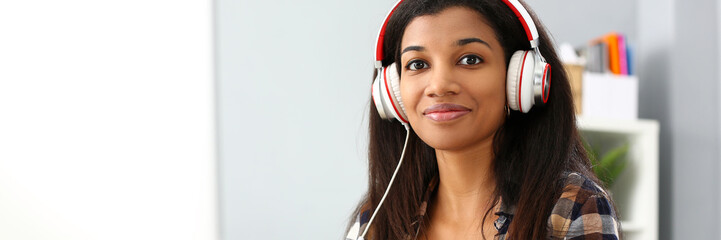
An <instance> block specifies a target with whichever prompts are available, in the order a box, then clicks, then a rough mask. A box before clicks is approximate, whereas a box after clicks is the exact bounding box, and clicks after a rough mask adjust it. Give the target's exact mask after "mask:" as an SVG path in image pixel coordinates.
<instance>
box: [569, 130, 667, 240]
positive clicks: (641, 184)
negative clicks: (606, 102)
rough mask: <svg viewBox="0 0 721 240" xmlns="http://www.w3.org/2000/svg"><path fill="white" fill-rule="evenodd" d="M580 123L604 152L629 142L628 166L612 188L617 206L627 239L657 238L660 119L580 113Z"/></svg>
mask: <svg viewBox="0 0 721 240" xmlns="http://www.w3.org/2000/svg"><path fill="white" fill-rule="evenodd" d="M578 127H579V130H580V131H581V135H582V136H583V138H584V139H585V140H586V141H588V143H589V144H591V145H592V146H595V147H597V148H599V149H600V153H601V154H603V153H605V152H606V151H607V150H608V149H611V148H615V147H618V146H621V145H623V144H626V143H628V144H629V150H628V153H627V155H626V157H627V160H628V163H627V164H626V168H625V169H624V171H623V172H622V173H621V174H620V175H619V177H618V178H617V180H616V182H615V183H614V185H613V186H611V188H610V189H609V190H610V192H611V195H612V198H613V200H614V201H615V203H616V207H617V208H618V214H619V217H620V219H621V227H622V230H623V234H624V239H629V240H656V239H658V202H659V194H658V191H659V175H658V172H659V170H658V142H659V140H658V139H659V124H658V122H657V121H656V120H614V119H600V118H595V117H594V118H588V117H583V116H579V117H578Z"/></svg>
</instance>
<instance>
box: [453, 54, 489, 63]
mask: <svg viewBox="0 0 721 240" xmlns="http://www.w3.org/2000/svg"><path fill="white" fill-rule="evenodd" d="M482 62H483V59H482V58H481V57H479V56H476V55H466V56H463V58H461V60H460V61H458V63H459V64H461V65H475V64H479V63H482Z"/></svg>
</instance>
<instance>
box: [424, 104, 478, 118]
mask: <svg viewBox="0 0 721 240" xmlns="http://www.w3.org/2000/svg"><path fill="white" fill-rule="evenodd" d="M469 112H471V110H470V109H468V108H467V107H464V106H461V105H458V104H450V103H443V104H436V105H433V106H430V107H429V108H426V110H425V111H423V116H425V117H427V118H430V119H431V120H433V121H436V122H446V121H451V120H454V119H458V118H460V117H462V116H464V115H466V114H468V113H469Z"/></svg>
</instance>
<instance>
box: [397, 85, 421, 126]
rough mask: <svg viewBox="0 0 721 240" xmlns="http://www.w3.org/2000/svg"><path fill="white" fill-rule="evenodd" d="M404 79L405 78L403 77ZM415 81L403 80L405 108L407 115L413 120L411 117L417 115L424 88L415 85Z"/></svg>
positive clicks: (402, 88)
mask: <svg viewBox="0 0 721 240" xmlns="http://www.w3.org/2000/svg"><path fill="white" fill-rule="evenodd" d="M401 79H403V77H401ZM413 82H414V81H411V80H410V79H407V80H406V81H403V80H401V82H400V85H401V86H400V88H401V99H402V101H403V107H404V108H405V110H406V115H409V116H408V117H409V118H411V116H410V115H412V113H415V110H416V109H415V107H416V106H418V102H419V101H420V96H421V95H422V94H421V93H422V88H421V87H420V85H419V84H414V83H413Z"/></svg>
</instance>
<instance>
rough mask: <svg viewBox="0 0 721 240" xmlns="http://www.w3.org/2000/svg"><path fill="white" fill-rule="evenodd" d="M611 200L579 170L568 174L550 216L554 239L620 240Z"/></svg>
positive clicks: (549, 221) (550, 228) (551, 234)
mask: <svg viewBox="0 0 721 240" xmlns="http://www.w3.org/2000/svg"><path fill="white" fill-rule="evenodd" d="M611 202H612V201H611V198H610V197H609V196H608V194H607V193H606V191H605V190H604V189H603V188H602V187H600V186H599V185H598V184H597V183H595V182H594V181H592V180H590V179H589V178H588V177H586V176H584V175H581V174H579V173H576V172H571V173H568V174H567V175H566V180H565V184H564V187H563V192H562V193H561V197H560V198H559V199H558V201H557V202H556V204H555V205H554V206H553V210H552V211H551V216H550V217H549V218H548V226H549V234H550V236H551V238H552V239H574V238H579V239H618V238H619V237H618V236H619V224H618V217H617V216H616V212H615V209H614V207H613V205H612V204H611Z"/></svg>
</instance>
